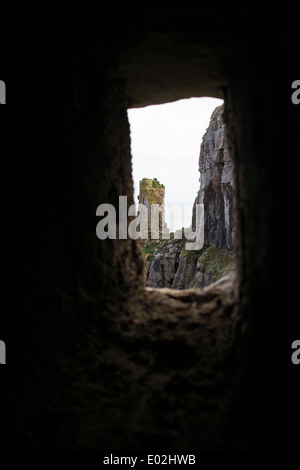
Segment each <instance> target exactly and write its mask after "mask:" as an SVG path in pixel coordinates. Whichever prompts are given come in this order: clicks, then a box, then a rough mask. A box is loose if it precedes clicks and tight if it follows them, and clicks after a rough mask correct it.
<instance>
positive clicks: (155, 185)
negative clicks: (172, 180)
mask: <svg viewBox="0 0 300 470" xmlns="http://www.w3.org/2000/svg"><path fill="white" fill-rule="evenodd" d="M164 187H165V186H164V185H163V184H160V182H159V181H157V178H153V180H152V188H164Z"/></svg>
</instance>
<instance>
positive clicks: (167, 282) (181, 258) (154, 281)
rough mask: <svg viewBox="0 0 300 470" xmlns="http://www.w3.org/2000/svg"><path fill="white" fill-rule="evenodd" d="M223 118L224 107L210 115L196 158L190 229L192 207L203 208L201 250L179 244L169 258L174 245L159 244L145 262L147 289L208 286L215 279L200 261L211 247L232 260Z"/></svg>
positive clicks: (228, 162)
mask: <svg viewBox="0 0 300 470" xmlns="http://www.w3.org/2000/svg"><path fill="white" fill-rule="evenodd" d="M223 116H224V105H222V106H220V107H217V108H216V109H215V110H214V111H213V113H212V115H211V118H210V122H209V126H208V128H207V130H206V133H205V134H204V136H203V138H202V143H201V149H200V155H199V171H200V190H199V192H198V195H197V197H196V199H195V203H194V209H193V220H192V221H191V225H192V227H193V230H194V231H195V229H196V221H195V215H194V214H195V204H204V248H203V249H202V250H200V251H185V249H184V242H183V241H178V242H177V245H176V247H177V252H176V255H175V256H173V257H172V256H171V253H173V250H174V242H173V241H169V242H166V241H164V242H162V243H161V244H159V245H158V246H157V247H156V248H155V252H154V257H153V258H150V259H151V261H150V259H149V258H148V259H147V268H146V286H149V287H172V288H174V289H188V288H191V287H198V288H200V287H205V286H208V285H209V284H211V283H212V282H214V281H215V280H216V279H217V278H218V276H216V273H215V272H213V271H212V270H211V269H210V268H209V267H208V266H207V265H206V264H205V263H202V262H201V261H199V257H200V255H201V254H202V253H203V251H204V252H205V250H206V249H207V248H208V247H209V246H212V245H213V246H215V247H216V248H217V249H219V250H222V249H225V250H226V251H224V250H223V252H222V254H223V255H224V256H227V257H228V256H231V255H230V254H228V253H227V250H233V249H234V246H235V229H234V175H233V170H234V165H233V161H232V158H231V156H230V153H229V148H228V143H227V138H226V126H225V123H224V118H223ZM179 250H181V251H179ZM220 253H221V251H220ZM233 267H234V264H232V268H233Z"/></svg>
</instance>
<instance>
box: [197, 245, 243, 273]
mask: <svg viewBox="0 0 300 470" xmlns="http://www.w3.org/2000/svg"><path fill="white" fill-rule="evenodd" d="M198 263H203V265H204V266H203V268H204V271H205V272H206V273H207V274H209V273H211V275H212V279H213V280H214V281H217V280H218V279H221V277H223V276H225V275H226V274H228V273H229V272H231V271H233V270H234V269H235V266H236V263H235V256H234V253H233V252H229V251H226V250H222V251H220V250H219V249H218V248H217V247H216V246H215V245H214V244H213V245H211V246H209V247H208V248H207V249H206V250H205V251H204V252H203V253H202V254H201V255H200V256H199V259H198Z"/></svg>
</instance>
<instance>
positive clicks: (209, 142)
mask: <svg viewBox="0 0 300 470" xmlns="http://www.w3.org/2000/svg"><path fill="white" fill-rule="evenodd" d="M223 115H224V105H222V106H220V107H218V108H216V109H215V110H214V112H213V113H212V116H211V118H210V123H209V126H208V129H207V131H206V133H205V134H204V136H203V139H202V143H201V149H200V156H199V171H200V190H199V193H198V195H197V198H196V200H195V204H204V243H205V245H211V244H215V245H216V246H217V247H219V248H223V247H225V248H227V249H228V250H232V249H233V248H234V246H235V229H234V208H233V204H234V175H233V161H232V158H231V156H230V152H229V148H228V143H227V137H226V126H225V123H224V119H223ZM194 225H195V224H194Z"/></svg>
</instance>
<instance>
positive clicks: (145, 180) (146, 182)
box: [140, 178, 165, 189]
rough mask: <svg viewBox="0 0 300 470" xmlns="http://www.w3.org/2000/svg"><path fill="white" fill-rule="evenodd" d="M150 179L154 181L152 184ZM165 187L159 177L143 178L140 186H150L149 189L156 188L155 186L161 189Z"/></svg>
mask: <svg viewBox="0 0 300 470" xmlns="http://www.w3.org/2000/svg"><path fill="white" fill-rule="evenodd" d="M150 181H152V185H150ZM164 187H165V185H164V184H161V183H160V182H159V181H158V180H157V178H153V179H151V178H143V179H142V180H141V181H140V188H144V189H145V188H148V189H151V188H153V189H155V188H159V189H163V188H164Z"/></svg>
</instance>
